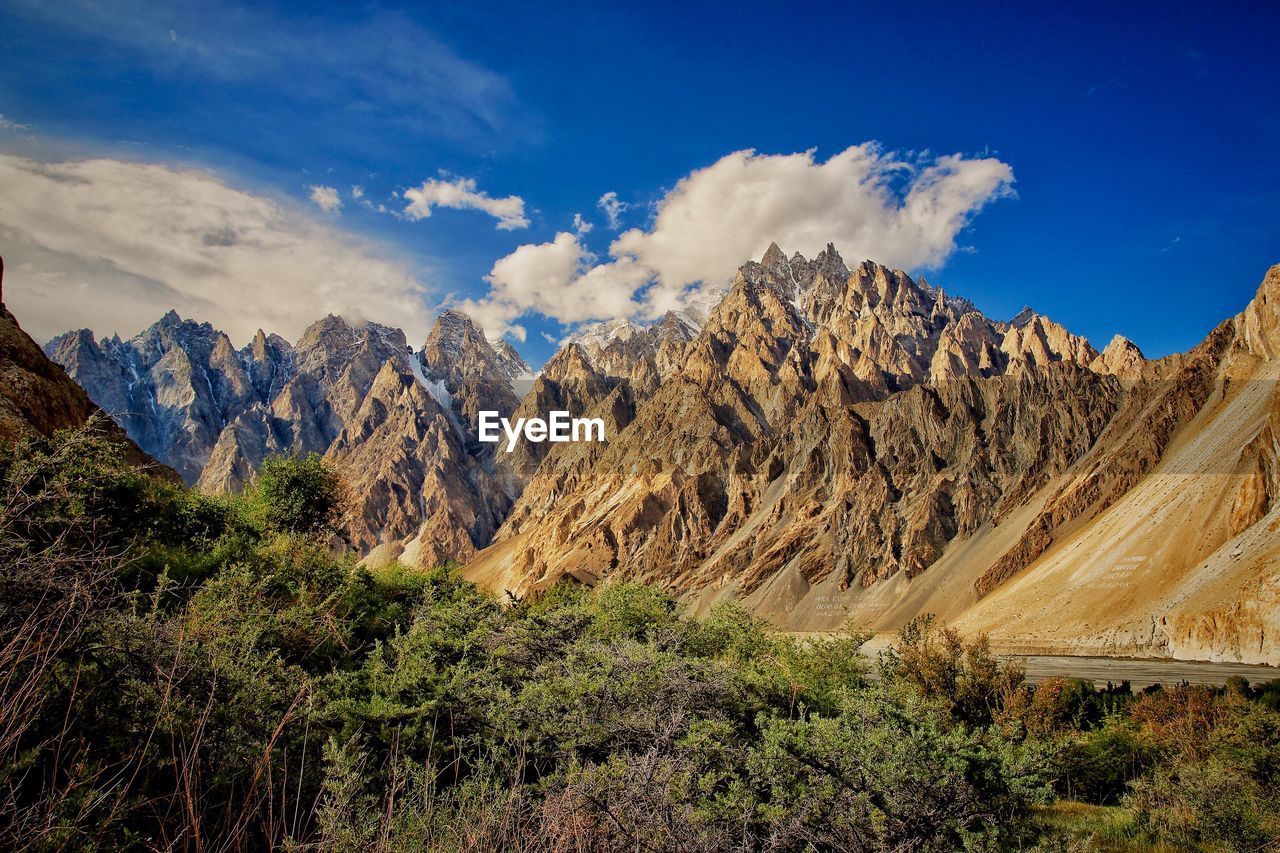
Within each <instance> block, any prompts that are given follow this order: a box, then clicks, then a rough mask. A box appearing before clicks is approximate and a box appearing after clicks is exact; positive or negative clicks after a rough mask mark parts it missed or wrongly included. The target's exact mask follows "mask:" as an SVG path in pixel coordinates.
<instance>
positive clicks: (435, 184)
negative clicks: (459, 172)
mask: <svg viewBox="0 0 1280 853" xmlns="http://www.w3.org/2000/svg"><path fill="white" fill-rule="evenodd" d="M404 197H405V199H406V200H407V201H408V202H409V204H408V206H407V207H405V209H404V215H405V216H406V217H408V218H409V219H412V220H414V221H417V220H419V219H426V218H427V217H428V216H430V215H431V209H432V208H433V207H450V208H453V209H455V210H481V211H484V212H485V213H487V214H489V215H490V216H492V217H493V218H494V219H496V220H498V226H497V227H498V230H499V231H513V230H515V229H517V228H528V227H529V220H528V219H526V218H525V215H524V199H522V198H520V196H518V195H509V196H507V197H506V198H493V197H491V196H490V195H489V194H488V193H486V192H481V191H479V190H477V189H476V182H475V180H474V179H472V178H458V179H456V180H453V181H447V180H441V179H439V178H428V179H427V180H425V181H423V182H422V186H420V187H416V188H414V189H409V190H405V191H404Z"/></svg>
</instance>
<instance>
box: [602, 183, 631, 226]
mask: <svg viewBox="0 0 1280 853" xmlns="http://www.w3.org/2000/svg"><path fill="white" fill-rule="evenodd" d="M630 206H631V205H629V204H627V203H626V202H625V201H618V194H617V193H616V192H614V191H612V190H610V191H609V192H607V193H605V194H604V195H602V196H600V200H599V201H597V202H596V207H598V208H600V209H601V210H602V211H604V216H605V219H607V220H608V222H609V227H610V228H612V229H613V230H614V231H617V230H618V229H619V228H620V227H621V226H622V214H623V212H624V211H626V209H627V208H628V207H630Z"/></svg>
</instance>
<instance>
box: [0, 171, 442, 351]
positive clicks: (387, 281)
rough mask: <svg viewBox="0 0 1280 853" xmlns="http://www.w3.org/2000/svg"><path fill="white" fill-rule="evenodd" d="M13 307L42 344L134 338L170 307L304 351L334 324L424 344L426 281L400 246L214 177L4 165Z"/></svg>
mask: <svg viewBox="0 0 1280 853" xmlns="http://www.w3.org/2000/svg"><path fill="white" fill-rule="evenodd" d="M0 186H4V187H5V192H4V203H3V205H0V245H3V246H4V247H5V249H4V251H5V260H6V262H7V263H8V266H9V269H8V274H7V275H6V277H5V301H6V302H7V303H8V304H9V306H10V308H11V309H12V310H13V311H14V313H15V314H17V316H18V317H19V319H20V320H21V321H22V323H23V325H24V326H25V327H26V328H27V329H28V330H29V331H30V332H31V333H32V334H33V335H35V336H36V337H38V338H41V339H47V338H49V337H51V336H53V335H55V334H58V333H60V332H63V331H66V330H67V329H72V328H79V327H88V328H91V329H93V330H94V331H95V332H97V333H98V334H111V333H120V334H122V335H131V334H133V333H135V332H137V331H138V330H139V329H141V328H143V327H145V326H146V325H148V324H150V323H152V322H154V321H155V320H157V319H158V318H159V317H160V315H161V314H162V313H164V311H165V310H166V309H168V308H175V309H177V311H178V313H180V314H182V315H183V316H184V317H190V318H192V319H197V320H203V321H208V322H211V323H213V324H214V325H215V326H217V327H218V328H221V329H223V330H225V331H226V332H227V333H228V334H230V335H231V338H232V340H233V341H235V342H236V343H237V344H243V343H245V342H247V341H248V340H249V338H250V337H251V336H252V335H253V333H254V332H255V331H256V330H257V329H258V328H259V327H262V328H264V329H266V330H268V331H274V332H278V333H280V334H282V335H284V336H285V337H286V338H289V339H291V340H293V339H297V337H298V336H299V335H300V334H301V333H302V331H303V329H304V328H306V326H307V325H309V324H310V323H312V322H313V321H315V320H317V319H319V318H320V317H322V316H323V315H325V314H326V313H334V314H340V315H343V316H345V317H347V318H348V319H350V320H354V321H358V320H361V319H369V320H380V321H382V322H387V323H391V324H394V325H397V326H400V327H401V328H404V329H405V331H406V333H407V334H408V335H409V338H410V340H421V339H422V338H423V337H425V336H426V333H427V331H428V329H429V326H430V320H431V317H430V314H429V312H428V311H427V309H426V306H425V303H424V300H425V299H426V297H427V293H426V289H425V287H424V286H423V284H422V283H421V282H420V281H419V280H418V279H417V278H416V277H415V276H414V275H413V273H412V272H411V270H410V267H409V265H408V263H405V262H399V261H397V260H394V258H395V255H394V253H393V252H391V251H390V250H389V249H388V248H387V247H385V246H382V245H380V244H377V243H374V242H372V241H369V240H367V239H363V238H358V237H356V236H354V235H351V234H350V233H347V232H344V231H341V230H339V229H337V228H335V227H334V226H332V225H330V224H327V223H324V222H321V221H319V220H317V219H315V218H314V217H312V216H311V215H310V214H308V213H307V212H306V211H305V210H303V209H302V208H301V207H294V206H291V205H289V204H288V203H287V202H280V201H275V200H272V199H268V198H264V197H262V196H259V195H255V194H252V193H249V192H245V191H243V190H240V189H237V188H234V187H231V186H229V185H227V184H226V183H224V182H223V181H221V180H219V179H218V178H217V177H215V176H214V175H212V174H210V173H208V172H204V171H196V170H185V169H174V168H170V167H168V166H161V165H145V164H138V163H130V162H124V161H121V160H113V159H94V160H82V161H72V162H62V163H45V162H39V161H36V160H33V159H28V158H24V157H17V156H13V155H8V154H0Z"/></svg>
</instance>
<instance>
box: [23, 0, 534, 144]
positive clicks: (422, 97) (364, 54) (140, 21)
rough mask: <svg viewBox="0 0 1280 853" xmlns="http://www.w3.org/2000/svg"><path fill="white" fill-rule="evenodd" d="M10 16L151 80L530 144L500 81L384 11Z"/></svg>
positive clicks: (72, 9)
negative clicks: (114, 58) (102, 47)
mask: <svg viewBox="0 0 1280 853" xmlns="http://www.w3.org/2000/svg"><path fill="white" fill-rule="evenodd" d="M9 6H10V10H11V11H12V12H17V13H19V14H25V15H27V16H29V17H31V18H36V19H40V20H44V21H46V22H50V23H53V24H55V25H58V26H60V27H62V28H64V29H66V30H68V31H71V32H74V33H76V34H77V35H78V36H80V37H83V38H86V39H91V40H100V41H105V42H108V43H111V44H113V45H116V46H117V47H120V48H123V49H125V50H128V51H130V52H132V53H133V54H134V56H135V57H136V58H138V59H139V60H141V61H142V62H143V63H145V64H147V65H148V66H150V67H151V69H152V70H154V71H156V72H159V73H162V74H167V75H169V76H172V77H174V78H185V77H191V76H193V75H194V76H195V78H196V79H197V80H199V82H200V83H202V84H208V83H213V84H218V85H224V86H230V87H248V88H252V89H254V91H255V96H257V95H260V94H261V93H263V92H267V93H270V94H271V96H273V97H275V96H282V97H285V98H288V99H291V100H293V101H295V102H298V103H300V104H303V105H308V106H320V105H322V106H323V107H324V109H325V110H326V112H327V113H330V114H331V113H334V112H345V113H347V114H349V115H352V116H353V117H354V118H356V119H357V120H358V121H360V122H367V121H369V120H370V119H375V120H379V121H385V122H390V123H393V124H396V125H401V126H409V127H412V128H413V129H415V130H417V131H421V132H424V133H428V134H431V135H437V136H447V137H452V138H455V139H459V140H472V141H478V142H479V143H481V144H484V145H492V144H494V141H495V140H496V139H499V138H504V137H508V138H518V139H523V138H527V137H528V136H530V135H531V134H534V135H536V133H537V131H536V128H535V127H534V126H533V125H532V124H531V122H530V119H529V116H528V114H527V111H525V110H523V109H521V108H520V106H519V104H518V102H517V99H516V95H515V93H514V91H513V89H512V87H511V85H510V83H509V82H508V80H507V79H506V78H505V77H504V76H502V75H501V74H498V73H496V72H494V71H492V70H490V69H488V68H486V67H484V66H482V65H480V64H478V63H476V62H473V61H470V60H468V59H465V58H463V57H461V56H459V55H458V54H457V53H456V52H455V51H454V50H453V49H452V48H451V47H450V46H449V45H447V44H445V43H444V42H442V41H441V40H440V39H439V38H438V37H437V36H436V35H435V34H434V33H432V32H430V31H429V30H427V29H425V28H424V27H422V26H421V25H419V24H418V23H416V22H415V21H414V20H412V19H411V18H410V17H408V16H406V15H404V14H401V13H398V12H390V11H380V10H378V11H373V12H371V13H359V12H357V13H353V14H348V15H341V16H327V17H321V16H303V15H285V14H283V13H278V12H273V11H270V10H269V8H268V7H266V6H260V5H251V6H245V5H243V4H239V3H235V2H231V0H205V2H199V3H196V2H177V3H153V2H150V1H149V0H117V2H112V3H100V2H96V0H61V1H60V2H58V3H46V2H42V0H14V2H13V3H12V4H9Z"/></svg>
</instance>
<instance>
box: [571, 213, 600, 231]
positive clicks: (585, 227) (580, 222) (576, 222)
mask: <svg viewBox="0 0 1280 853" xmlns="http://www.w3.org/2000/svg"><path fill="white" fill-rule="evenodd" d="M593 227H595V226H593V225H592V224H591V223H590V222H588V221H587V220H585V219H583V218H582V214H581V213H575V214H574V215H573V231H574V233H575V234H590V233H591V229H592V228H593Z"/></svg>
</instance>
